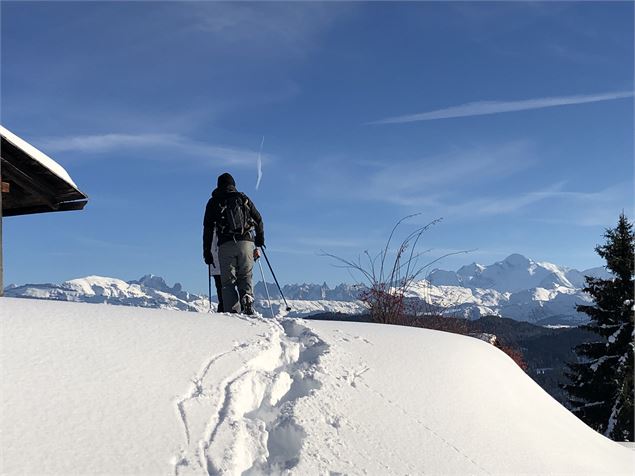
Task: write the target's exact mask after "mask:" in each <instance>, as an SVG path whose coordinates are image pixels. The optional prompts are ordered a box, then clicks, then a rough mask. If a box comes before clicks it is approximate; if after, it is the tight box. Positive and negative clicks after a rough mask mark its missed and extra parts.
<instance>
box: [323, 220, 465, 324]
mask: <svg viewBox="0 0 635 476" xmlns="http://www.w3.org/2000/svg"><path fill="white" fill-rule="evenodd" d="M418 215H420V213H416V214H414V215H408V216H406V217H404V218H402V219H401V220H399V221H398V222H397V223H396V224H395V226H394V227H393V229H392V231H391V232H390V235H389V237H388V240H387V241H386V245H385V246H384V249H383V250H382V251H380V252H379V253H377V254H376V255H371V254H370V253H369V252H368V251H364V253H363V256H364V258H363V259H362V257H361V256H360V257H358V258H357V261H350V260H347V259H344V258H341V257H339V256H336V255H333V254H330V253H325V252H322V255H323V256H328V257H330V258H333V259H334V260H336V261H337V262H339V263H340V264H339V265H338V266H339V267H341V268H345V269H348V270H349V271H351V272H356V273H358V274H360V275H361V276H362V278H363V281H364V285H365V289H364V291H362V292H361V294H360V300H361V301H362V302H364V303H365V304H366V305H367V306H368V309H369V312H370V316H371V319H372V320H373V321H374V322H378V323H382V324H402V325H407V324H408V323H409V322H411V321H412V318H411V316H412V312H409V311H412V310H409V309H408V306H407V305H406V294H407V292H408V291H410V289H411V287H412V284H413V283H414V282H415V281H416V280H417V279H419V278H421V277H422V275H423V273H424V272H425V270H427V269H429V268H430V266H432V265H433V264H434V263H436V262H438V261H439V260H441V259H443V258H446V257H448V256H452V255H456V254H462V253H467V252H468V251H458V252H454V253H446V254H444V255H443V256H441V257H439V258H437V259H434V260H432V261H430V262H427V263H424V264H421V263H420V259H421V257H422V256H423V255H425V254H426V253H428V252H429V251H431V250H423V251H419V250H418V249H417V247H418V246H419V245H420V241H421V238H422V236H423V234H424V233H425V232H426V231H427V230H428V229H430V228H431V227H432V226H434V225H436V224H437V223H439V222H440V221H441V220H442V219H441V218H437V219H435V220H432V221H431V222H429V223H427V224H426V225H423V226H420V227H419V228H417V229H416V230H414V231H413V232H411V233H410V234H408V235H407V236H406V237H405V238H404V239H403V240H402V241H401V243H400V244H399V246H398V247H397V249H396V251H395V252H394V257H393V256H392V253H393V252H392V250H391V248H390V246H391V243H392V241H393V238H394V237H395V233H396V232H397V230H398V228H399V226H400V225H401V224H402V223H403V222H404V221H405V220H407V219H409V218H413V217H415V216H418Z"/></svg>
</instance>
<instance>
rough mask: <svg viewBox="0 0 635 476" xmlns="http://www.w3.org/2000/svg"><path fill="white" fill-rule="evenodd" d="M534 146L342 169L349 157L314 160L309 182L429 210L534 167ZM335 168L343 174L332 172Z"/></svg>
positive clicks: (322, 191) (326, 193) (330, 192)
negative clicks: (442, 201) (447, 197)
mask: <svg viewBox="0 0 635 476" xmlns="http://www.w3.org/2000/svg"><path fill="white" fill-rule="evenodd" d="M532 149H533V146H532V144H531V143H529V142H527V141H512V142H508V143H504V144H498V145H495V146H472V147H469V148H455V150H453V151H450V152H446V153H443V154H430V155H424V156H421V157H417V158H416V159H402V158H399V157H390V158H389V159H383V160H377V161H376V162H373V166H367V167H360V166H358V165H357V164H355V166H354V167H349V168H343V167H342V164H346V163H347V162H349V161H348V160H347V159H346V158H343V157H336V158H327V159H323V160H320V161H317V163H316V164H314V167H313V168H312V169H311V177H312V178H311V180H310V181H309V183H311V184H312V186H313V188H314V191H315V193H316V194H318V195H320V196H322V197H342V196H346V197H347V198H350V199H356V200H361V201H374V202H384V203H392V204H395V205H402V206H406V207H424V208H426V209H431V208H434V207H435V206H436V205H438V200H440V199H438V198H437V197H443V196H445V195H447V194H448V193H450V194H456V193H459V194H461V195H464V194H465V193H467V192H468V191H469V190H478V189H479V188H482V187H485V186H487V185H488V184H491V183H492V182H494V181H496V180H500V179H502V178H505V177H509V176H512V175H514V174H517V173H519V172H522V171H524V170H527V169H528V168H530V167H532V166H534V165H535V164H536V162H537V159H536V158H535V154H532ZM353 162H354V161H353ZM334 169H337V170H339V172H338V173H337V174H333V173H332V171H333V170H334Z"/></svg>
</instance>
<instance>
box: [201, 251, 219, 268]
mask: <svg viewBox="0 0 635 476" xmlns="http://www.w3.org/2000/svg"><path fill="white" fill-rule="evenodd" d="M203 259H204V260H205V264H207V265H210V264H211V265H212V266H214V267H216V264H215V263H214V255H213V254H212V253H211V252H206V253H204V254H203Z"/></svg>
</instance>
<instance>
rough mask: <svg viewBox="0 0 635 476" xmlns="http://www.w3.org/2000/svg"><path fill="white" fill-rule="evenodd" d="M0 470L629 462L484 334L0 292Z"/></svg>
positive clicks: (533, 466)
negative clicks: (476, 336) (33, 297)
mask: <svg viewBox="0 0 635 476" xmlns="http://www.w3.org/2000/svg"><path fill="white" fill-rule="evenodd" d="M0 319H1V326H2V327H1V329H2V342H1V344H2V347H1V355H2V399H3V401H2V409H3V411H2V422H1V425H0V426H1V428H2V437H1V438H2V440H1V444H2V448H1V450H2V467H1V470H2V471H1V472H2V473H3V474H65V475H66V474H97V473H110V474H179V475H187V474H192V475H194V474H202V475H205V474H243V473H244V474H280V473H286V472H290V473H293V474H298V475H299V474H329V472H331V473H342V474H381V475H385V474H424V473H427V474H448V473H452V474H519V473H526V474H554V473H558V474H576V475H578V474H632V472H633V469H634V468H635V467H634V457H635V456H634V455H635V453H634V452H633V451H632V450H630V449H628V448H625V447H623V446H620V445H619V444H617V443H614V442H612V441H610V440H608V439H606V438H604V437H602V436H601V435H599V434H597V433H596V432H594V431H593V430H591V429H589V428H588V427H586V426H585V425H584V424H583V423H582V422H580V421H579V420H578V419H577V418H576V417H575V416H573V415H572V414H571V413H569V412H568V411H567V410H566V409H564V408H563V407H562V406H561V405H559V404H558V403H557V402H556V401H555V400H553V399H552V398H551V397H550V396H548V395H547V394H546V393H545V392H544V391H543V390H542V389H541V388H540V387H538V385H536V384H535V383H534V382H533V381H532V380H531V379H530V378H529V377H528V376H526V375H525V374H524V373H523V372H522V371H521V370H520V369H519V368H518V367H517V366H516V365H515V364H514V363H513V362H512V361H511V360H510V359H509V358H508V357H507V356H506V355H505V354H503V353H502V352H500V351H499V350H497V349H496V348H494V347H493V346H491V345H489V344H487V343H485V342H482V341H479V340H477V339H473V338H469V337H464V336H457V335H452V334H447V333H443V332H437V331H431V330H425V329H413V328H405V327H392V326H380V325H373V324H360V323H338V322H307V321H302V320H295V319H286V320H274V319H261V318H253V319H249V318H244V317H241V316H230V315H222V314H200V313H189V312H180V311H168V310H156V309H140V308H133V307H121V306H109V305H100V304H79V303H65V302H51V301H38V300H28V299H10V298H0Z"/></svg>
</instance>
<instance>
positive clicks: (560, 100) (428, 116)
mask: <svg viewBox="0 0 635 476" xmlns="http://www.w3.org/2000/svg"><path fill="white" fill-rule="evenodd" d="M630 97H633V91H617V92H609V93H602V94H588V95H578V96H560V97H546V98H537V99H525V100H521V101H478V102H469V103H467V104H461V105H459V106H452V107H448V108H445V109H437V110H436V111H428V112H421V113H418V114H408V115H405V116H396V117H388V118H386V119H380V120H378V121H373V122H369V123H367V125H371V124H401V123H405V122H417V121H432V120H436V119H449V118H452V117H470V116H484V115H487V114H499V113H503V112H515V111H527V110H530V109H543V108H546V107H556V106H568V105H571V104H585V103H590V102H600V101H612V100H615V99H623V98H630Z"/></svg>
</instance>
